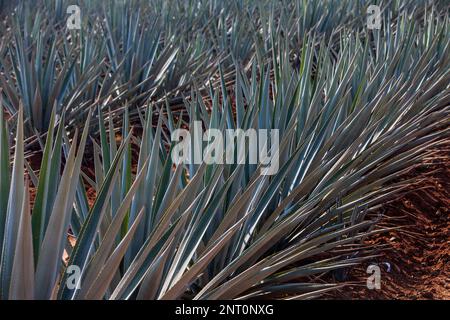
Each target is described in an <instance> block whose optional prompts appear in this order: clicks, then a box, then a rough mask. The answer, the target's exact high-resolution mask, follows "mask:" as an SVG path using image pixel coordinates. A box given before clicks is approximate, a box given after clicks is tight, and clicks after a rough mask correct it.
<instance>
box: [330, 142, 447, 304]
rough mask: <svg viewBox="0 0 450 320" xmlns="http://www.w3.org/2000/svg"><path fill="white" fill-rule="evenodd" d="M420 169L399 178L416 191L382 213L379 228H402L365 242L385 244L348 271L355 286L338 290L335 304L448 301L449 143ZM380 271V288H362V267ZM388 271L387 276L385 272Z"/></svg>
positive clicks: (363, 279) (364, 274)
mask: <svg viewBox="0 0 450 320" xmlns="http://www.w3.org/2000/svg"><path fill="white" fill-rule="evenodd" d="M433 151H434V152H433V155H432V156H430V157H429V158H428V159H426V161H425V163H424V165H423V166H422V167H420V168H418V169H414V170H412V171H411V172H410V173H409V174H408V175H407V176H406V177H405V178H411V177H416V178H421V179H423V182H421V183H420V186H411V188H410V190H409V192H407V193H406V194H405V195H403V196H402V197H400V198H399V199H396V200H395V201H393V202H391V203H389V204H387V205H386V206H385V207H384V208H383V214H384V215H385V216H386V219H385V221H384V222H383V225H384V226H387V227H392V226H396V227H398V226H402V228H401V229H400V230H393V231H390V232H387V233H384V234H381V235H377V236H373V237H371V238H370V239H368V240H367V244H369V245H375V244H378V245H387V247H388V248H387V249H384V250H382V252H381V253H380V254H381V256H380V257H378V258H377V259H375V261H369V262H368V263H367V264H365V265H362V266H360V267H357V268H355V269H353V270H350V273H349V279H348V280H350V281H355V282H358V283H359V285H355V286H348V287H345V288H344V289H341V290H340V291H339V292H338V293H337V294H336V296H334V298H340V299H446V300H448V299H450V212H449V211H450V165H449V164H450V140H449V141H447V142H446V143H445V144H444V145H441V146H440V147H439V148H436V150H433ZM373 263H376V264H378V265H379V266H380V268H381V289H380V290H369V289H367V288H366V285H365V283H366V279H367V277H368V276H369V275H368V274H367V273H366V268H367V266H368V265H369V264H373ZM388 269H390V270H389V272H388Z"/></svg>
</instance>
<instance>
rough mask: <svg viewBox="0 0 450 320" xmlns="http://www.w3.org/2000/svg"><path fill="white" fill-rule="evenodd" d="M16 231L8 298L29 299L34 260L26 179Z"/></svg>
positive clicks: (31, 291) (31, 295)
mask: <svg viewBox="0 0 450 320" xmlns="http://www.w3.org/2000/svg"><path fill="white" fill-rule="evenodd" d="M18 232H19V233H18V235H17V242H16V250H15V253H14V262H13V269H12V274H11V287H10V288H9V299H11V300H31V299H33V298H34V261H33V240H32V230H31V214H30V193H29V187H28V181H25V190H24V198H23V201H22V214H21V217H20V225H19V230H18Z"/></svg>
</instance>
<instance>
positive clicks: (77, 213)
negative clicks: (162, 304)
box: [0, 0, 450, 300]
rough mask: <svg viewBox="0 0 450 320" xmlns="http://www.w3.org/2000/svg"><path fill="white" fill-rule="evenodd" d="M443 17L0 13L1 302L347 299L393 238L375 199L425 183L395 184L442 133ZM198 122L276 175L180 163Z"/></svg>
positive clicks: (37, 1) (363, 9)
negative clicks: (247, 138) (357, 274)
mask: <svg viewBox="0 0 450 320" xmlns="http://www.w3.org/2000/svg"><path fill="white" fill-rule="evenodd" d="M74 5H75V7H74ZM371 5H373V6H375V7H376V8H378V9H379V10H380V12H379V13H380V14H379V15H378V16H376V17H375V19H377V18H378V21H377V22H378V26H375V28H374V27H373V26H369V25H368V19H369V18H370V17H369V16H368V15H370V14H369V13H368V12H369V11H368V7H369V6H371ZM69 7H72V8H69ZM68 8H69V10H68ZM74 8H75V9H74ZM72 9H73V10H72ZM449 9H450V6H449V4H448V1H445V0H442V1H438V0H436V1H414V0H391V1H384V0H382V1H376V0H373V1H369V0H367V1H366V0H317V1H304V0H295V1H288V0H257V1H252V0H229V1H221V0H210V1H206V0H168V1H166V0H147V1H143V0H142V1H138V0H129V1H125V0H79V1H69V0H33V1H26V0H24V1H13V0H6V1H1V0H0V23H1V24H0V254H1V265H0V299H41V300H42V299H43V300H47V299H65V300H73V299H112V300H115V299H212V300H215V299H240V300H242V299H312V298H320V297H327V296H328V297H329V296H330V294H331V295H332V294H333V292H336V291H337V292H339V290H342V288H346V287H347V286H348V285H349V281H348V279H347V278H346V277H345V274H346V272H348V270H352V268H357V267H358V266H360V265H362V264H364V263H369V262H371V261H374V259H376V257H377V256H378V255H379V254H380V249H381V247H382V246H384V245H385V244H376V245H370V244H368V242H367V241H366V240H367V239H369V238H370V237H373V236H376V235H378V234H384V233H386V232H389V231H390V230H395V229H398V228H401V226H400V225H396V224H393V223H389V224H386V223H385V221H386V219H387V218H388V217H387V216H386V215H385V214H383V210H382V209H383V208H384V206H385V205H386V203H390V202H391V201H392V200H393V199H395V198H396V197H398V196H399V195H401V194H403V193H404V192H405V191H406V190H409V189H411V186H414V185H415V184H416V183H418V182H420V180H421V179H423V177H422V178H421V177H419V176H414V175H409V176H408V178H405V179H399V178H400V177H403V176H405V174H407V173H409V172H410V171H411V169H412V168H417V167H419V166H421V165H423V163H425V162H426V159H429V157H430V156H432V155H433V154H434V153H433V152H435V150H436V149H439V148H441V147H442V146H443V145H444V144H445V143H446V141H448V139H449V138H450V127H449V124H450V85H449V84H450V68H449V66H450V20H449V17H450V16H449V13H450V11H449ZM375 14H376V12H375ZM196 125H197V126H199V127H200V128H201V129H202V132H213V133H215V134H220V133H225V132H228V131H230V130H238V129H239V130H242V131H248V130H255V132H268V131H273V130H276V133H277V136H276V138H277V139H276V140H277V141H275V138H274V136H272V137H271V138H270V139H269V141H268V142H267V145H266V148H267V150H268V151H270V152H268V157H269V158H268V160H270V161H274V162H276V168H275V169H276V170H274V171H272V172H270V174H268V173H267V169H266V167H265V166H264V163H259V162H256V163H254V162H251V161H245V160H249V159H250V158H251V156H252V154H251V152H250V149H251V148H250V147H251V146H250V145H247V147H248V148H244V149H245V151H244V153H243V154H242V159H241V160H243V161H236V162H233V161H230V162H226V163H221V162H217V163H214V162H207V161H200V162H194V161H183V162H177V161H175V160H174V157H173V153H174V150H176V149H177V147H178V146H179V145H178V143H179V141H175V140H174V139H173V137H174V135H175V133H176V132H180V131H183V132H189V133H192V132H193V130H194V129H193V128H194V127H195V126H196ZM206 135H207V136H208V134H206ZM207 138H208V137H207ZM208 141H209V140H206V141H205V140H203V141H200V144H201V147H203V145H206V142H208ZM238 144H239V141H238V140H237V139H236V140H234V139H233V140H232V145H231V147H233V146H236V147H237V145H238ZM249 144H251V143H249ZM260 144H261V141H259V143H258V145H260ZM244 145H245V143H244ZM447 145H448V144H447ZM228 147H229V146H227V148H228ZM186 150H187V152H188V153H189V157H188V158H189V159H192V158H195V156H196V155H195V154H194V153H195V152H196V149H195V148H188V149H186ZM220 150H222V149H220ZM222 151H223V152H224V153H226V151H224V150H222ZM216 153H217V150H216ZM216 155H217V154H216ZM220 155H221V154H220ZM232 158H233V159H234V155H233V157H232ZM189 159H188V160H189ZM185 160H186V159H185ZM447 165H448V163H447ZM265 170H266V171H265ZM363 285H365V282H363ZM361 298H363V297H361Z"/></svg>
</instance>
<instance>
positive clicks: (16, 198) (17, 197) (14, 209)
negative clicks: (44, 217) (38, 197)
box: [0, 108, 25, 299]
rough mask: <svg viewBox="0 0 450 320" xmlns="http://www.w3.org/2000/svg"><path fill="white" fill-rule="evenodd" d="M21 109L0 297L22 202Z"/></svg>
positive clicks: (5, 293) (8, 272)
mask: <svg viewBox="0 0 450 320" xmlns="http://www.w3.org/2000/svg"><path fill="white" fill-rule="evenodd" d="M23 140H24V139H23V109H22V108H20V109H19V115H18V120H17V134H16V150H15V152H14V164H13V169H12V176H11V186H10V190H9V198H8V206H7V210H6V219H5V224H4V238H3V244H2V252H1V254H2V256H1V266H0V278H1V286H0V297H1V298H3V299H7V298H8V297H9V289H10V286H11V274H12V267H13V262H14V253H15V249H16V243H17V234H18V230H19V224H20V217H21V214H22V203H23V198H24V190H25V186H24V176H25V172H24V145H23Z"/></svg>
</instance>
